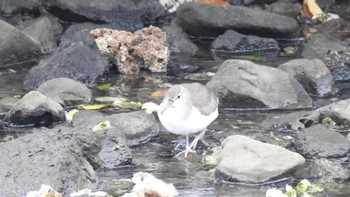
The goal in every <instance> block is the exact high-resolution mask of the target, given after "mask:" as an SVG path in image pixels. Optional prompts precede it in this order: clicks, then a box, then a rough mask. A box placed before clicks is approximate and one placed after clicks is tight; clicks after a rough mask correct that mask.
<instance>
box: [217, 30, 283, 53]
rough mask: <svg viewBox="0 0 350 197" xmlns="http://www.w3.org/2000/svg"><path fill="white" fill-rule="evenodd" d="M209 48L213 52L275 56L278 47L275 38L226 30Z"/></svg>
mask: <svg viewBox="0 0 350 197" xmlns="http://www.w3.org/2000/svg"><path fill="white" fill-rule="evenodd" d="M211 49H212V51H213V52H214V53H215V54H218V55H220V54H257V55H268V56H277V55H278V53H279V51H280V48H279V46H278V43H277V41H276V40H274V39H272V38H259V37H257V36H250V35H248V36H246V35H243V34H240V33H238V32H235V31H233V30H227V31H226V32H225V33H224V34H223V35H220V36H219V37H217V38H216V39H215V40H214V41H213V42H212V43H211Z"/></svg>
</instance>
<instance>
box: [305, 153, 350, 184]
mask: <svg viewBox="0 0 350 197" xmlns="http://www.w3.org/2000/svg"><path fill="white" fill-rule="evenodd" d="M311 174H312V176H313V178H317V179H321V182H323V183H324V182H332V181H336V180H347V179H349V178H350V171H349V170H348V169H346V168H344V167H343V166H342V165H341V164H340V163H337V162H333V161H330V160H328V159H325V158H321V159H317V160H316V161H315V163H314V164H313V165H312V166H311Z"/></svg>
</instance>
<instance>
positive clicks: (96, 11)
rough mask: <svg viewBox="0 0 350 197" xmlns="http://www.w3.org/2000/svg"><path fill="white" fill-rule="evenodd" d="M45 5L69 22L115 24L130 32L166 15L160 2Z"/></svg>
mask: <svg viewBox="0 0 350 197" xmlns="http://www.w3.org/2000/svg"><path fill="white" fill-rule="evenodd" d="M44 4H46V5H47V6H48V7H49V8H51V9H57V10H59V11H60V17H61V18H62V19H65V20H67V21H72V20H75V22H77V20H78V22H82V21H93V22H95V23H100V24H101V23H108V24H112V23H113V24H118V25H120V26H123V27H125V28H127V29H128V30H129V31H134V30H136V29H141V28H142V27H144V26H147V24H152V23H154V22H156V20H157V19H158V18H161V17H162V15H164V14H165V9H164V7H163V6H162V5H161V4H160V3H159V1H158V0H141V1H140V0H139V1H124V0H75V1H70V0H55V1H54V0H49V1H45V2H44ZM72 15H75V17H72ZM76 16H80V17H76ZM79 20H80V21H79Z"/></svg>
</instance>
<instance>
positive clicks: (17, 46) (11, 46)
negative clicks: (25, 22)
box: [0, 20, 40, 68]
mask: <svg viewBox="0 0 350 197" xmlns="http://www.w3.org/2000/svg"><path fill="white" fill-rule="evenodd" d="M0 32H1V35H0V68H1V67H5V66H9V65H13V64H18V63H20V62H25V61H31V60H34V61H36V58H37V56H38V55H39V53H40V46H39V44H38V42H36V40H34V39H33V38H32V37H30V36H28V35H26V34H25V33H23V32H22V31H20V30H18V29H17V28H15V27H13V26H12V25H10V24H8V23H6V22H4V21H2V20H0Z"/></svg>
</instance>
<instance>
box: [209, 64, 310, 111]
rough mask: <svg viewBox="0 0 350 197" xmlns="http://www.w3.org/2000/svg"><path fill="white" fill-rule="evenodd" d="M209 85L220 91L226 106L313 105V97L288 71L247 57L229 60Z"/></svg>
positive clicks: (277, 107) (298, 106)
mask: <svg viewBox="0 0 350 197" xmlns="http://www.w3.org/2000/svg"><path fill="white" fill-rule="evenodd" d="M207 86H209V87H211V88H212V89H214V90H216V91H218V93H219V94H220V96H221V100H222V102H221V103H222V107H224V108H232V107H234V108H271V109H297V108H309V107H311V106H312V100H311V98H310V97H309V95H308V94H307V93H306V91H305V90H304V88H303V87H302V86H301V85H300V84H299V83H298V81H297V80H296V79H295V78H293V77H292V76H291V75H289V74H288V73H286V72H284V71H281V70H279V69H276V68H272V67H267V66H262V65H258V64H255V63H253V62H251V61H247V60H227V61H225V62H224V63H223V64H222V65H221V66H220V68H219V70H218V72H217V73H216V74H215V76H214V77H213V78H212V79H211V80H210V81H209V82H208V83H207Z"/></svg>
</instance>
